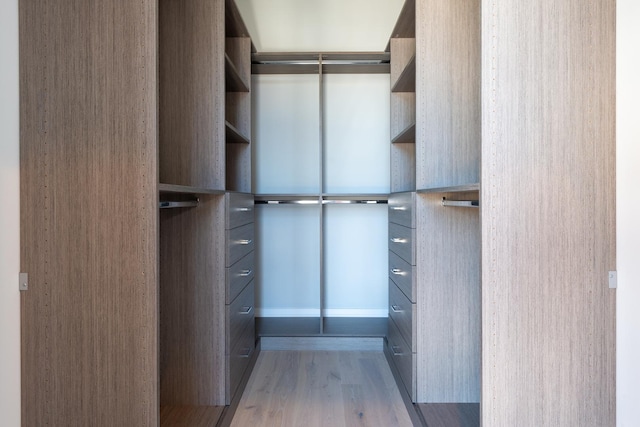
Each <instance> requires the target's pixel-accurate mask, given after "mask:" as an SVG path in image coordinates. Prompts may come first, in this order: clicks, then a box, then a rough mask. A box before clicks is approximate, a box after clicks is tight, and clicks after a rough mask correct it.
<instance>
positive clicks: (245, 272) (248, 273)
mask: <svg viewBox="0 0 640 427" xmlns="http://www.w3.org/2000/svg"><path fill="white" fill-rule="evenodd" d="M251 273H253V270H251V269H250V268H249V269H246V270H240V272H239V273H238V276H240V277H247V276H251Z"/></svg>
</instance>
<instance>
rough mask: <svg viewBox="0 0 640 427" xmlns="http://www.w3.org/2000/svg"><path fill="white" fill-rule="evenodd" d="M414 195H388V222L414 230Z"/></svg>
mask: <svg viewBox="0 0 640 427" xmlns="http://www.w3.org/2000/svg"><path fill="white" fill-rule="evenodd" d="M415 202H416V193H414V192H409V193H392V194H390V195H389V202H388V203H389V222H393V223H394V224H399V225H404V226H405V227H409V228H416V214H415V205H416V203H415Z"/></svg>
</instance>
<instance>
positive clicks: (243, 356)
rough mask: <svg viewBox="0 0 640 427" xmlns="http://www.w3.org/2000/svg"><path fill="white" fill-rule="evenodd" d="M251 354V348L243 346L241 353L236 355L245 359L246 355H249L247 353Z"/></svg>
mask: <svg viewBox="0 0 640 427" xmlns="http://www.w3.org/2000/svg"><path fill="white" fill-rule="evenodd" d="M250 354H251V349H250V348H245V349H244V350H243V351H242V353H240V354H238V357H241V358H243V359H246V358H247V357H249V355H250Z"/></svg>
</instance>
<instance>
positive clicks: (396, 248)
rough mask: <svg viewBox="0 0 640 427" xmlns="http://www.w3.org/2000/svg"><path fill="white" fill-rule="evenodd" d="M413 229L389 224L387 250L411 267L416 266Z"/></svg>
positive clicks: (414, 230)
mask: <svg viewBox="0 0 640 427" xmlns="http://www.w3.org/2000/svg"><path fill="white" fill-rule="evenodd" d="M415 232H416V229H415V228H409V227H405V226H403V225H398V224H394V223H393V222H390V223H389V249H391V250H392V251H393V252H395V254H396V255H399V256H400V257H401V258H402V259H404V260H405V261H407V262H408V263H409V264H411V265H416V255H415V254H416V248H415V241H416V240H415Z"/></svg>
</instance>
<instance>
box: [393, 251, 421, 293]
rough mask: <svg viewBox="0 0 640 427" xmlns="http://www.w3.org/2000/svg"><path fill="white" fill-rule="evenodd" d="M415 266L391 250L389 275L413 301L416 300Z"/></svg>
mask: <svg viewBox="0 0 640 427" xmlns="http://www.w3.org/2000/svg"><path fill="white" fill-rule="evenodd" d="M415 268H416V267H415V266H412V265H411V264H409V263H408V262H407V261H405V260H403V259H402V258H400V257H399V256H398V255H396V254H395V253H393V252H391V251H389V277H390V278H391V280H393V282H394V283H395V284H396V285H398V288H400V290H401V291H402V292H403V293H404V294H405V295H406V296H407V298H409V300H410V301H411V302H416V286H415Z"/></svg>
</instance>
